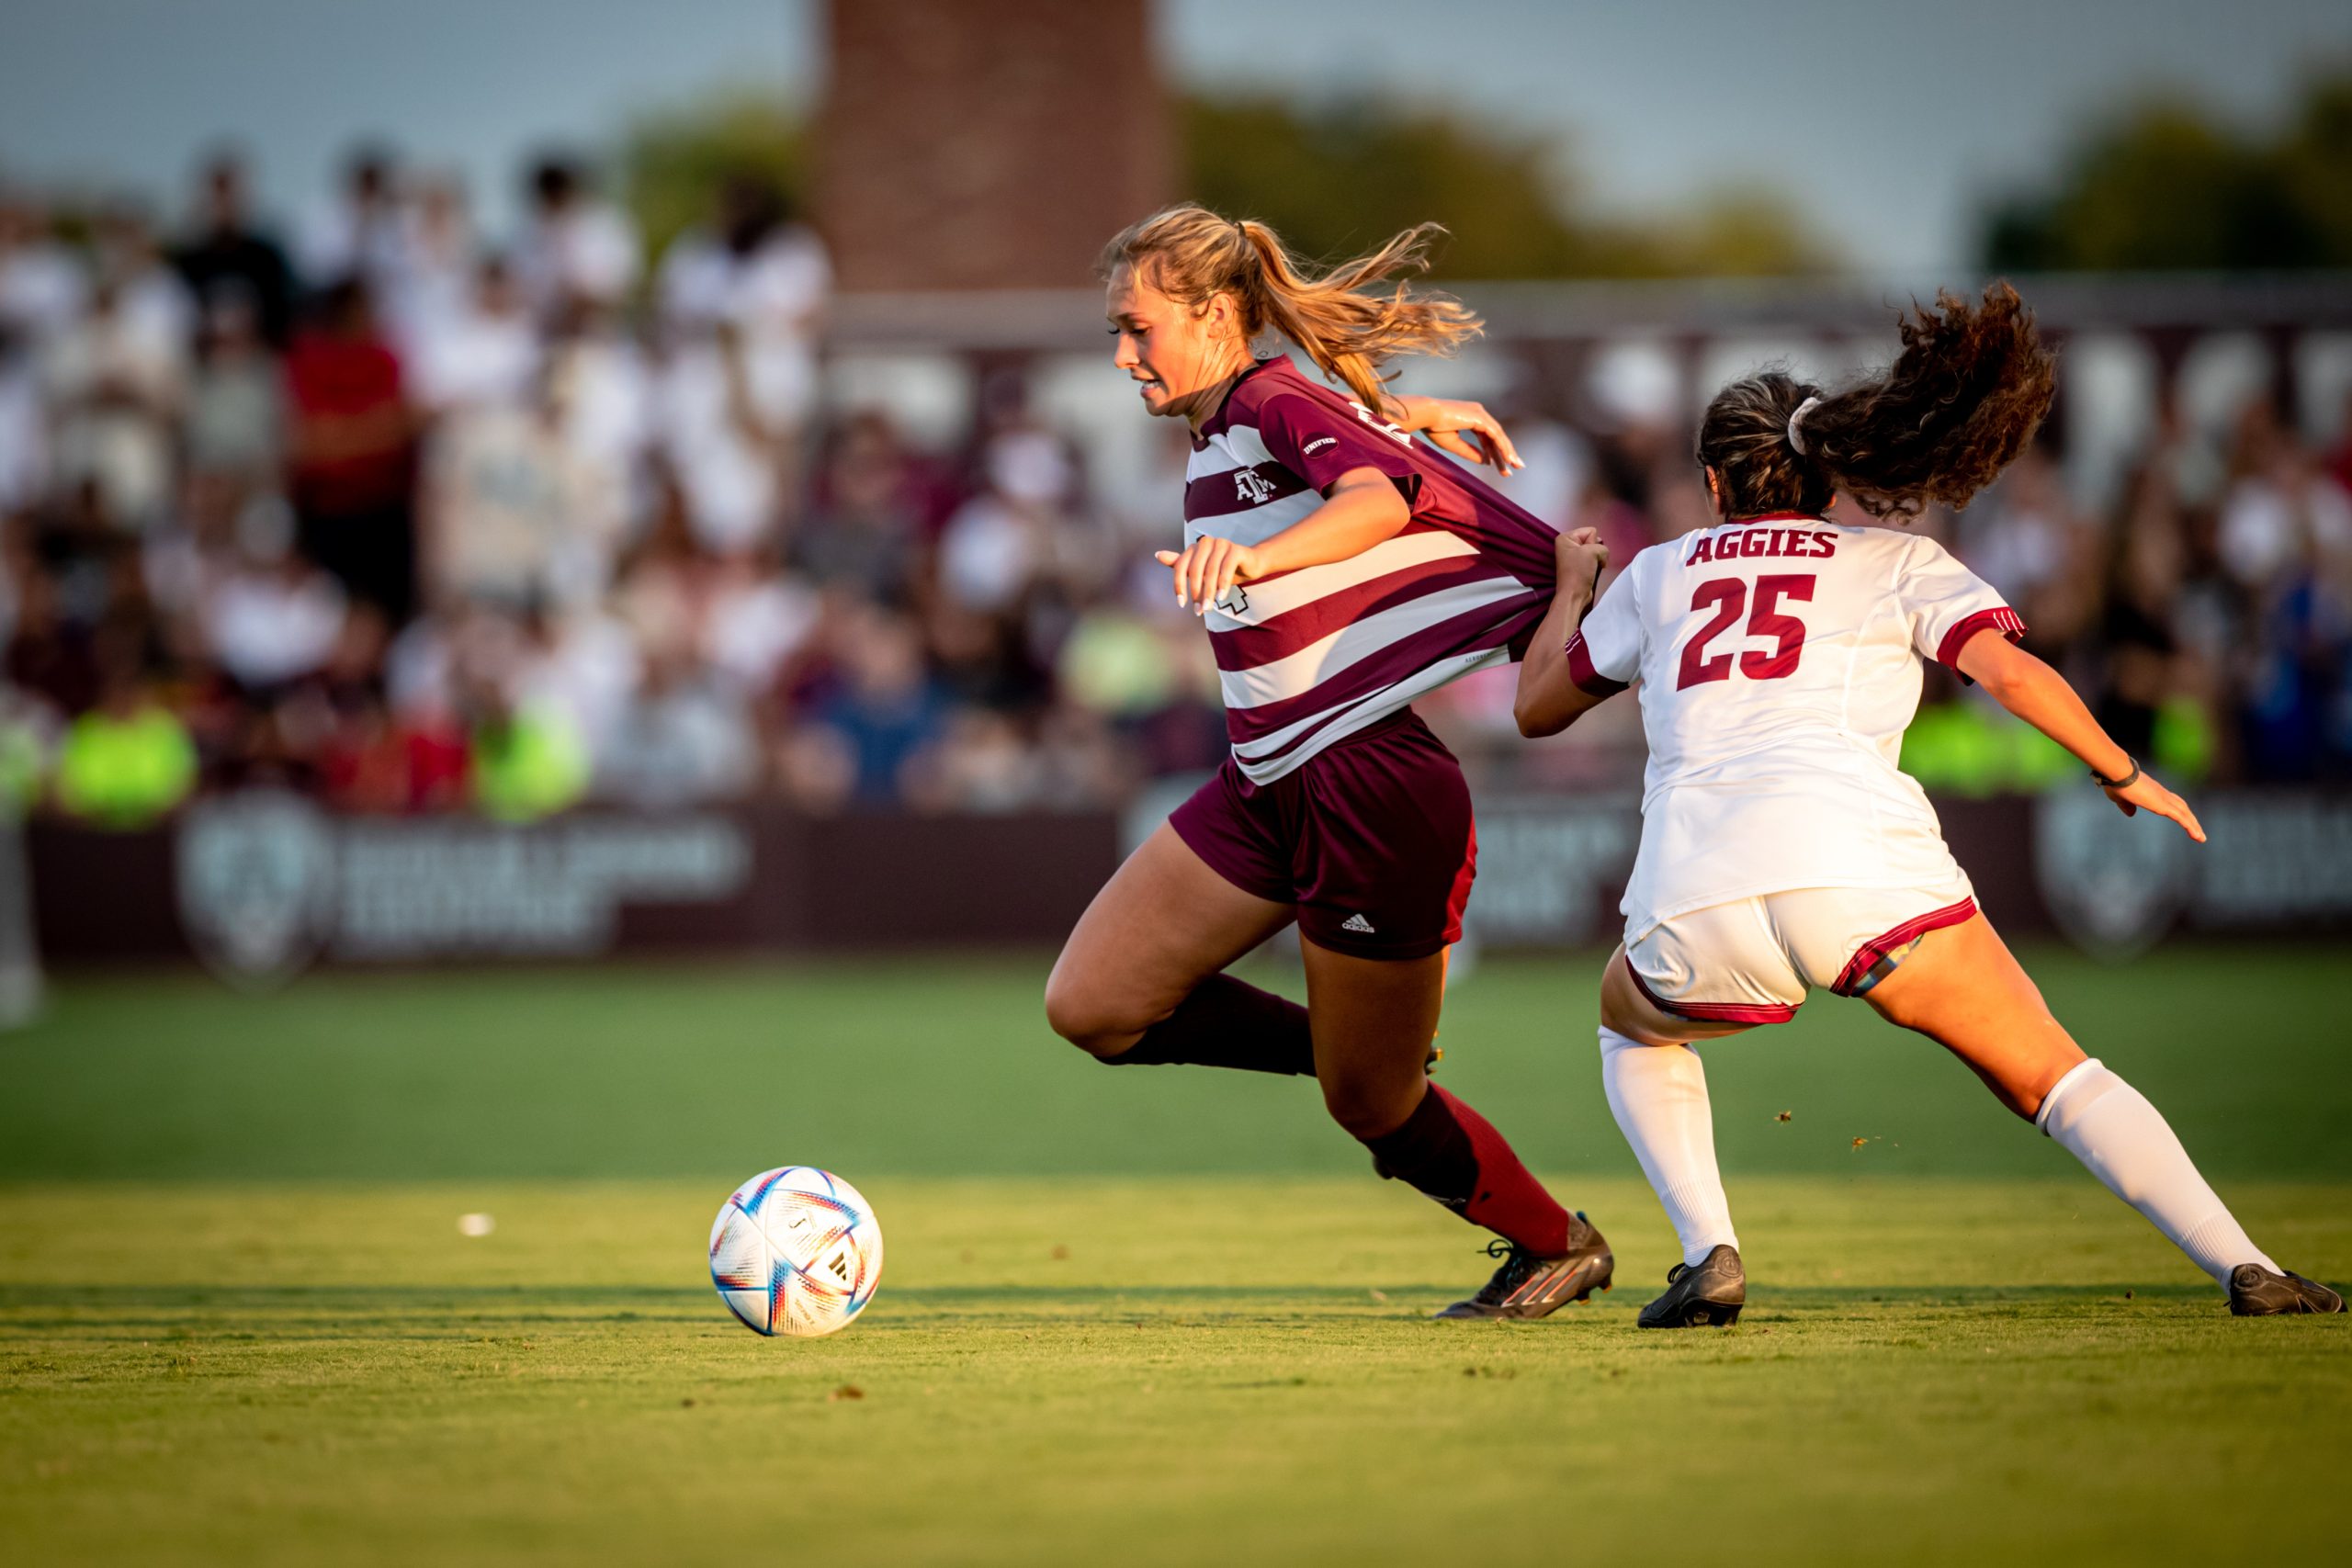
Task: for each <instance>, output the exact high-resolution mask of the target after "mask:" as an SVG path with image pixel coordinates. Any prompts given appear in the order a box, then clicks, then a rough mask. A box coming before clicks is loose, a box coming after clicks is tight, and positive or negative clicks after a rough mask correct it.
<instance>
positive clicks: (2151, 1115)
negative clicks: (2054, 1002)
mask: <svg viewBox="0 0 2352 1568" xmlns="http://www.w3.org/2000/svg"><path fill="white" fill-rule="evenodd" d="M1865 999H1866V1000H1868V1001H1869V1002H1870V1004H1871V1006H1872V1007H1874V1008H1876V1009H1877V1010H1879V1012H1880V1014H1881V1015H1882V1016H1883V1017H1884V1018H1885V1019H1886V1020H1887V1021H1890V1022H1893V1023H1899V1024H1901V1025H1902V1026H1903V1027H1904V1028H1905V1029H1910V1030H1916V1031H1917V1032H1919V1033H1921V1034H1925V1035H1926V1036H1928V1038H1929V1039H1930V1040H1933V1041H1935V1042H1936V1043H1938V1044H1939V1045H1941V1046H1943V1047H1944V1048H1945V1049H1946V1050H1948V1051H1950V1052H1951V1053H1952V1055H1955V1056H1958V1057H1959V1058H1960V1059H1961V1060H1962V1061H1963V1062H1965V1063H1967V1064H1968V1066H1969V1067H1970V1069H1971V1070H1972V1071H1973V1072H1974V1073H1975V1074H1976V1076H1977V1077H1981V1078H1983V1079H1984V1080H1985V1084H1986V1085H1987V1086H1988V1087H1990V1088H1991V1089H1992V1090H1993V1092H1994V1093H1995V1094H1996V1095H1997V1096H1999V1097H2000V1100H2001V1102H2002V1103H2003V1104H2005V1105H2007V1107H2008V1108H2009V1109H2010V1110H2012V1111H2016V1112H2017V1113H2018V1115H2019V1116H2022V1117H2025V1118H2027V1119H2028V1120H2030V1121H2031V1122H2033V1123H2034V1124H2035V1125H2036V1126H2038V1127H2040V1128H2041V1130H2042V1131H2043V1132H2044V1133H2046V1134H2049V1135H2050V1136H2051V1137H2053V1138H2055V1139H2057V1140H2058V1141H2059V1142H2060V1143H2061V1144H2064V1145H2065V1146H2066V1149H2067V1151H2068V1152H2069V1153H2071V1154H2073V1155H2074V1156H2075V1158H2077V1159H2079V1160H2081V1161H2082V1162H2083V1164H2084V1165H2086V1166H2087V1167H2089V1168H2090V1171H2091V1174H2092V1175H2094V1176H2096V1177H2098V1179H2099V1180H2100V1181H2102V1182H2104V1183H2105V1184H2106V1186H2107V1189H2108V1190H2109V1191H2110V1192H2113V1193H2114V1194H2115V1195H2116V1196H2117V1197H2119V1198H2120V1199H2122V1200H2123V1201H2125V1202H2127V1203H2129V1204H2131V1206H2132V1207H2133V1208H2135V1209H2137V1210H2139V1211H2140V1213H2142V1214H2143V1215H2145V1216H2146V1217H2147V1219H2148V1221H2149V1223H2150V1224H2154V1226H2155V1227H2156V1228H2157V1229H2158V1230H2161V1231H2163V1232H2164V1233H2165V1235H2166V1236H2167V1237H2169V1238H2170V1239H2171V1241H2172V1243H2173V1245H2174V1246H2176V1247H2179V1248H2180V1249H2181V1250H2182V1251H2183V1252H2185V1253H2187V1254H2188V1256H2189V1258H2190V1259H2191V1260H2192V1261H2194V1262H2195V1263H2196V1264H2197V1266H2198V1267H2199V1268H2200V1269H2204V1270H2205V1271H2206V1272H2207V1273H2209V1274H2211V1276H2212V1277H2213V1278H2214V1279H2215V1280H2217V1281H2219V1282H2220V1284H2221V1285H2222V1288H2223V1289H2224V1290H2226V1291H2227V1292H2229V1295H2230V1310H2231V1311H2232V1312H2234V1313H2237V1314H2240V1315H2244V1316H2257V1315H2269V1314H2278V1313H2302V1312H2342V1311H2343V1310H2344V1301H2343V1298H2342V1297H2341V1296H2338V1295H2337V1294H2336V1293H2335V1292H2333V1291H2331V1290H2329V1289H2328V1288H2327V1287H2325V1286H2324V1285H2318V1284H2314V1283H2312V1281H2311V1280H2305V1279H2303V1278H2302V1277H2301V1275H2298V1274H2291V1273H2289V1272H2288V1271H2287V1270H2285V1269H2280V1268H2279V1267H2278V1264H2276V1263H2274V1262H2272V1261H2271V1260H2270V1258H2269V1257H2268V1255H2267V1254H2266V1253H2264V1252H2263V1251H2262V1249H2261V1248H2259V1247H2256V1246H2255V1245H2254V1242H2253V1240H2252V1238H2250V1237H2249V1236H2248V1235H2246V1234H2245V1229H2244V1228H2243V1227H2242V1226H2240V1225H2239V1224H2238V1223H2237V1220H2236V1219H2235V1218H2234V1217H2233V1215H2232V1214H2231V1213H2230V1211H2229V1209H2228V1207H2227V1206H2226V1205H2224V1204H2223V1203H2222V1200H2221V1199H2220V1198H2219V1197H2218V1196H2217V1195H2215V1193H2214V1191H2213V1190H2212V1188H2211V1187H2210V1186H2208V1185H2207V1184H2206V1181H2205V1179H2204V1178H2203V1177H2201V1176H2199V1174H2198V1172H2197V1167H2196V1166H2195V1165H2194V1164H2193V1163H2192V1162H2191V1161H2190V1160H2189V1157H2188V1151H2187V1150H2185V1149H2183V1148H2182V1147H2181V1145H2180V1140H2179V1138H2177V1136H2175V1135H2174V1134H2173V1130H2172V1128H2171V1127H2170V1126H2168V1125H2167V1124H2166V1123H2165V1119H2164V1118H2163V1117H2162V1116H2161V1115H2159V1114H2157V1111H2156V1109H2155V1107H2154V1106H2153V1105H2150V1104H2149V1103H2148V1101H2147V1100H2145V1099H2144V1098H2143V1096H2142V1095H2141V1094H2140V1091H2139V1090H2137V1089H2133V1088H2132V1087H2131V1085H2130V1084H2128V1083H2126V1082H2124V1081H2123V1079H2122V1078H2121V1077H2119V1076H2117V1075H2116V1074H2115V1073H2114V1072H2112V1071H2110V1070H2109V1068H2108V1067H2107V1066H2105V1065H2103V1064H2102V1063H2100V1062H2099V1061H2098V1059H2097V1058H2095V1057H2087V1056H2085V1055H2083V1051H2082V1048H2081V1047H2080V1046H2078V1045H2076V1044H2075V1042H2074V1038H2073V1037H2072V1036H2071V1035H2069V1034H2068V1033H2067V1032H2065V1030H2064V1029H2063V1028H2061V1027H2060V1026H2059V1024H2058V1021H2057V1020H2055V1019H2054V1018H2052V1017H2051V1015H2050V1010H2049V1008H2048V1007H2047V1006H2046V1005H2044V1003H2043V1002H2042V999H2041V990H2040V989H2039V988H2038V987H2036V986H2035V985H2034V983H2033V981H2032V980H2031V979H2030V978H2029V977H2028V976H2027V975H2026V973H2025V970H2024V969H2023V968H2022V967H2020V966H2019V964H2018V961H2017V958H2016V956H2015V955H2014V954H2012V953H2010V952H2009V950H2008V946H2007V943H2005V942H2002V941H2001V939H2000V936H1999V934H1998V933H1997V932H1996V931H1994V930H1993V927H1992V924H1991V923H1990V922H1989V921H1987V920H1986V919H1985V917H1984V916H1983V915H1981V914H1980V915H1978V916H1977V917H1975V918H1974V919H1971V920H1968V921H1966V922H1964V923H1962V924H1961V925H1957V926H1952V927H1949V928H1947V929H1945V930H1943V931H1935V932H1931V933H1930V934H1929V935H1928V937H1927V938H1926V939H1925V940H1924V941H1923V942H1921V943H1920V944H1919V946H1918V947H1917V949H1916V950H1915V951H1914V952H1913V953H1911V954H1910V955H1909V957H1908V958H1906V959H1905V961H1904V963H1903V964H1902V966H1901V967H1899V968H1897V969H1896V970H1895V971H1894V973H1893V974H1892V975H1889V976H1887V977H1886V978H1885V979H1883V980H1882V981H1881V982H1879V984H1878V985H1876V986H1875V987H1872V988H1871V990H1870V992H1869V993H1868V994H1867V996H1866V998H1865Z"/></svg>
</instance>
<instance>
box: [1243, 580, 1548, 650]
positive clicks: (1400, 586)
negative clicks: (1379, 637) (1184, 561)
mask: <svg viewBox="0 0 2352 1568" xmlns="http://www.w3.org/2000/svg"><path fill="white" fill-rule="evenodd" d="M1518 581H1519V580H1518V579H1517V578H1515V577H1513V576H1511V574H1510V572H1508V571H1506V570H1504V569H1503V568H1501V567H1500V566H1498V565H1496V564H1495V563H1493V562H1491V561H1487V560H1481V559H1480V558H1478V557H1476V556H1475V555H1457V556H1453V557H1452V558H1441V559H1438V560H1431V561H1421V562H1418V563H1416V564H1414V565H1411V566H1408V567H1405V568H1403V569H1401V570H1397V571H1390V572H1384V573H1382V574H1380V575H1379V576H1377V577H1372V578H1367V579H1365V580H1364V581H1360V582H1354V583H1351V584H1349V585H1348V586H1346V587H1344V588H1335V589H1332V590H1330V591H1329V592H1326V593H1324V594H1322V595H1321V596H1320V597H1318V598H1316V599H1313V600H1310V601H1308V602H1307V603H1306V604H1300V605H1298V606H1297V607H1295V608H1294V609H1290V610H1286V611H1283V612H1282V613H1280V614H1276V615H1266V616H1262V617H1261V618H1260V619H1259V621H1258V622H1257V624H1256V625H1254V626H1244V625H1240V624H1238V623H1236V624H1235V625H1233V626H1231V627H1230V628H1228V629H1219V630H1217V631H1216V633H1215V635H1213V636H1212V637H1210V638H1209V646H1210V648H1211V649H1212V650H1213V651H1214V652H1215V653H1216V664H1217V668H1218V669H1220V670H1232V671H1241V670H1251V669H1255V668H1257V667H1258V666H1260V665H1264V664H1272V663H1273V662H1275V661H1276V660H1282V659H1287V658H1289V657H1290V656H1291V655H1293V654H1295V653H1297V652H1299V651H1300V650H1301V649H1305V648H1306V647H1308V646H1310V645H1311V644H1313V643H1316V642H1318V641H1320V640H1321V639H1322V638H1324V637H1329V636H1331V635H1332V634H1334V633H1336V632H1340V631H1344V630H1346V629H1347V627H1348V626H1351V625H1352V624H1354V623H1356V622H1359V621H1369V620H1371V619H1372V618H1373V617H1374V616H1376V615H1382V614H1384V613H1385V612H1387V611H1390V610H1393V609H1396V608H1397V607H1398V606H1400V605H1403V604H1409V603H1412V602H1414V601H1416V600H1419V599H1421V598H1422V597H1424V596H1428V597H1430V598H1434V597H1435V596H1436V595H1437V594H1438V593H1440V592H1442V591H1444V590H1447V589H1451V588H1458V587H1461V586H1463V585H1464V584H1468V583H1476V582H1505V583H1513V584H1516V583H1517V582H1518ZM1242 592H1243V593H1244V594H1246V595H1248V596H1249V598H1250V600H1251V601H1252V604H1251V608H1253V609H1254V608H1257V607H1258V605H1257V604H1256V603H1255V601H1256V599H1257V593H1256V591H1255V590H1254V588H1252V587H1251V586H1250V585H1248V584H1244V585H1243V588H1242Z"/></svg>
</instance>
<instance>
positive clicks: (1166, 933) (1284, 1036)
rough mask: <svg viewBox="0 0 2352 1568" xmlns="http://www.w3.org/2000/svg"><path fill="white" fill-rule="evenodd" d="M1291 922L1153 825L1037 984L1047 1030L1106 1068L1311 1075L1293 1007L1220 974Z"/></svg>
mask: <svg viewBox="0 0 2352 1568" xmlns="http://www.w3.org/2000/svg"><path fill="white" fill-rule="evenodd" d="M1292 918H1293V909H1292V907H1291V906H1290V905H1288V904H1283V903H1277V902H1275V901H1273V900H1272V899H1268V898H1261V897H1256V896H1255V895H1254V894H1250V893H1245V892H1243V891H1242V890H1241V889H1240V888H1238V887H1236V886H1234V885H1233V884H1232V883H1230V882H1228V881H1227V880H1226V879H1225V878H1224V877H1223V876H1221V875H1219V874H1217V873H1216V871H1215V870H1213V869H1211V867H1210V866H1209V865H1208V863H1206V862H1204V861H1203V860H1202V859H1201V857H1200V856H1199V855H1197V854H1194V853H1193V851H1192V849H1191V848H1190V847H1189V846H1188V845H1186V844H1185V842H1184V840H1182V838H1180V837H1178V836H1177V833H1176V830H1175V829H1172V828H1170V827H1168V826H1166V825H1165V824H1162V825H1161V827H1160V828H1159V831H1157V832H1155V833H1153V834H1152V836H1151V837H1150V838H1149V839H1148V840H1145V841H1144V843H1143V845H1142V847H1141V848H1139V849H1137V850H1136V852H1135V853H1134V854H1132V855H1129V856H1128V857H1127V860H1126V863H1125V864H1124V865H1122V866H1120V867H1119V869H1118V870H1117V872H1115V873H1114V874H1113V875H1112V877H1111V880H1110V881H1109V882H1107V883H1105V884H1104V885H1103V890H1102V891H1101V892H1100V893H1097V894H1096V895H1095V896H1094V901H1093V902H1092V903H1091V904H1090V905H1088V906H1087V908H1086V913H1085V914H1083V915H1081V916H1080V917H1079V921H1078V927H1077V929H1076V930H1074V931H1071V932H1070V934H1069V941H1068V942H1065V943H1063V945H1062V953H1061V957H1060V958H1059V959H1058V960H1057V961H1056V963H1055V964H1054V972H1053V975H1052V976H1051V977H1050V978H1048V979H1047V980H1046V1021H1048V1022H1049V1023H1050V1024H1052V1026H1053V1029H1054V1032H1056V1033H1057V1034H1059V1035H1060V1036H1061V1037H1062V1038H1063V1039H1065V1040H1068V1041H1069V1042H1070V1043H1072V1044H1074V1045H1076V1046H1078V1047H1079V1048H1080V1050H1083V1051H1086V1052H1088V1053H1090V1054H1091V1055H1094V1056H1096V1057H1098V1058H1100V1059H1101V1060H1103V1061H1105V1062H1136V1063H1140V1062H1174V1061H1192V1062H1202V1063H1204V1064H1205V1065H1209V1066H1234V1067H1250V1068H1255V1069H1257V1070H1261V1071H1267V1072H1284V1073H1296V1074H1302V1075H1304V1074H1311V1073H1312V1072H1313V1071H1314V1070H1315V1058H1314V1049H1313V1045H1312V1043H1311V1042H1310V1040H1309V1038H1308V1035H1307V1032H1306V1014H1305V1012H1304V1010H1300V1009H1299V1007H1298V1004H1297V1003H1295V1002H1291V1001H1286V1000H1284V999H1283V998H1280V997H1276V996H1274V995H1272V993H1271V992H1267V991H1261V990H1260V989H1258V988H1257V987H1253V986H1249V985H1246V984H1244V983H1243V982H1241V981H1239V980H1236V979H1234V978H1233V977H1232V976H1227V975H1225V974H1223V973H1222V971H1223V970H1224V969H1225V967H1226V965H1227V964H1231V963H1233V962H1234V961H1235V960H1236V959H1238V958H1240V957H1241V956H1242V955H1244V954H1245V953H1249V952H1250V950H1251V949H1253V948H1255V947H1257V946H1258V945H1259V944H1260V943H1261V942H1264V941H1265V940H1266V939H1267V938H1268V937H1270V936H1272V935H1273V934H1274V933H1275V932H1276V931H1280V930H1282V929H1283V927H1284V926H1286V925H1288V924H1289V923H1290V921H1291V919H1292ZM1188 1010H1189V1012H1188ZM1180 1015H1182V1016H1180ZM1154 1032H1157V1033H1156V1034H1155V1037H1154V1038H1153V1039H1151V1040H1150V1041H1148V1042H1147V1039H1146V1036H1147V1035H1148V1034H1154Z"/></svg>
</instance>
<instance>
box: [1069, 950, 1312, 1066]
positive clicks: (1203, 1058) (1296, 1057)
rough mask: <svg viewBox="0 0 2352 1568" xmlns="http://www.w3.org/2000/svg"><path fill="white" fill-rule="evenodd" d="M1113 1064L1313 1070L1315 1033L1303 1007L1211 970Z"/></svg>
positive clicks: (1111, 1058) (1109, 1059) (1111, 1059)
mask: <svg viewBox="0 0 2352 1568" xmlns="http://www.w3.org/2000/svg"><path fill="white" fill-rule="evenodd" d="M1103 1060H1104V1061H1106V1062H1109V1063H1110V1064H1111V1065H1112V1066H1163V1065H1166V1064H1169V1063H1173V1062H1189V1063H1193V1064H1194V1065H1195V1066H1204V1067H1238V1068H1241V1069H1243V1070H1245V1071H1248V1072H1253V1073H1289V1074H1292V1075H1295V1076H1296V1077H1309V1078H1311V1077H1314V1076H1315V1037H1314V1035H1312V1034H1311V1033H1309V1032H1307V1027H1306V1009H1305V1008H1303V1007H1301V1006H1299V1005H1298V1004H1297V1003H1296V1002H1294V1001H1290V1000H1287V999H1285V998H1282V997H1278V996H1276V995H1274V994H1273V992H1272V991H1261V990H1260V989H1259V988H1258V987H1255V986H1251V985H1248V984H1245V983H1244V982H1242V981H1239V980H1237V979H1235V978H1234V977H1233V976H1230V975H1212V976H1209V977H1208V978H1207V979H1205V980H1204V981H1202V982H1201V983H1200V984H1199V985H1197V986H1195V987H1193V989H1192V991H1191V992H1190V993H1189V994H1187V995H1186V997H1185V998H1184V999H1183V1000H1182V1001H1181V1002H1178V1003H1177V1004H1176V1010H1175V1011H1174V1012H1171V1013H1170V1014H1169V1015H1168V1016H1167V1017H1166V1018H1163V1019H1161V1020H1160V1021H1159V1022H1158V1023H1155V1024H1153V1025H1152V1026H1151V1027H1150V1028H1149V1029H1147V1030H1145V1031H1144V1032H1143V1038H1142V1039H1140V1040H1138V1041H1136V1043H1135V1044H1133V1045H1132V1046H1130V1047H1128V1049H1127V1050H1126V1051H1125V1052H1124V1053H1122V1054H1121V1055H1116V1056H1105V1057H1103Z"/></svg>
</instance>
